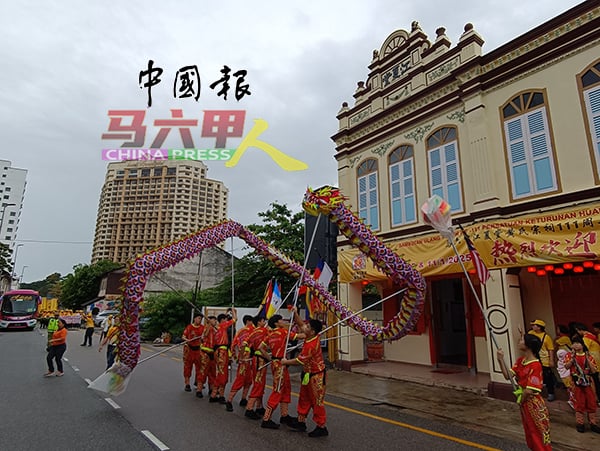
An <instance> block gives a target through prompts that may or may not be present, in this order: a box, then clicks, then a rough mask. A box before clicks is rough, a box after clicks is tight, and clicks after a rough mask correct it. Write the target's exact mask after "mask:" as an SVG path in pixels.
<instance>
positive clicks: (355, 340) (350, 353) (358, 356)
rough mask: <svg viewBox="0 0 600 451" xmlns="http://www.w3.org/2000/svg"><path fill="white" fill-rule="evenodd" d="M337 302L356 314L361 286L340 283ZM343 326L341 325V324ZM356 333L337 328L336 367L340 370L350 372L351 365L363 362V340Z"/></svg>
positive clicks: (360, 298) (360, 307)
mask: <svg viewBox="0 0 600 451" xmlns="http://www.w3.org/2000/svg"><path fill="white" fill-rule="evenodd" d="M339 300H340V301H341V302H342V303H343V304H344V305H346V306H347V307H348V308H349V309H350V310H352V311H354V312H357V311H359V310H360V309H362V285H361V283H360V282H357V283H341V284H340V287H339ZM342 324H343V323H342ZM351 334H356V331H355V330H354V329H352V328H350V327H348V326H343V325H340V326H339V336H340V337H343V338H340V339H339V341H338V343H339V348H338V355H339V358H338V360H337V367H338V368H339V369H342V370H346V371H350V368H351V366H352V363H356V362H363V361H364V360H365V352H364V338H363V336H362V335H359V334H356V335H352V336H348V335H351Z"/></svg>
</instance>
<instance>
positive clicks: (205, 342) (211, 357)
mask: <svg viewBox="0 0 600 451" xmlns="http://www.w3.org/2000/svg"><path fill="white" fill-rule="evenodd" d="M216 325H217V317H216V316H212V315H211V316H208V317H207V318H206V321H205V324H204V334H203V335H202V345H201V346H200V378H201V380H198V387H204V384H206V383H207V382H208V394H209V395H210V393H211V391H212V388H213V387H214V386H215V332H216ZM200 384H202V385H200ZM209 401H210V402H214V401H212V400H209Z"/></svg>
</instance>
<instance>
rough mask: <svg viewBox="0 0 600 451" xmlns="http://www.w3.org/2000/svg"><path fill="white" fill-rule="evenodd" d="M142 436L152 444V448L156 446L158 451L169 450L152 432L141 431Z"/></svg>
mask: <svg viewBox="0 0 600 451" xmlns="http://www.w3.org/2000/svg"><path fill="white" fill-rule="evenodd" d="M141 432H142V434H144V435H145V436H146V438H147V439H148V440H150V441H151V442H152V444H153V445H154V446H156V447H157V448H158V449H159V450H160V451H166V450H168V449H171V448H169V447H168V446H167V445H165V444H164V443H163V442H161V441H160V440H159V439H158V438H157V437H156V436H155V435H154V434H153V433H152V432H150V431H148V430H145V431H141Z"/></svg>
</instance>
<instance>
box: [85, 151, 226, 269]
mask: <svg viewBox="0 0 600 451" xmlns="http://www.w3.org/2000/svg"><path fill="white" fill-rule="evenodd" d="M207 171H208V168H207V167H206V165H205V164H204V163H202V162H201V161H191V160H173V161H123V162H117V163H109V165H108V169H107V172H106V180H105V182H104V186H103V187H102V193H101V195H100V203H99V206H98V217H97V220H96V232H95V235H94V246H93V250H92V263H95V262H97V261H99V260H112V261H114V262H119V263H125V262H127V261H129V260H131V259H132V258H134V257H135V256H136V255H138V254H141V253H144V252H145V251H147V250H149V249H154V248H156V247H158V246H161V245H163V244H165V243H169V242H171V241H174V240H176V239H178V238H181V237H183V236H185V235H187V234H189V233H193V232H196V231H198V230H200V229H202V228H204V227H207V226H210V225H213V224H216V223H218V222H220V221H222V220H224V219H226V218H227V197H228V189H227V188H226V187H225V185H224V184H223V183H222V182H220V181H217V180H211V179H208V178H206V173H207Z"/></svg>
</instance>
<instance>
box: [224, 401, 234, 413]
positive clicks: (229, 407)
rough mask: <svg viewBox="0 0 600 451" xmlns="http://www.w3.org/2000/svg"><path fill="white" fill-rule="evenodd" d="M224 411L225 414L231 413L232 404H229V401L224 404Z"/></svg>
mask: <svg viewBox="0 0 600 451" xmlns="http://www.w3.org/2000/svg"><path fill="white" fill-rule="evenodd" d="M225 410H226V411H227V412H233V404H231V403H230V402H229V401H227V402H226V403H225Z"/></svg>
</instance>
